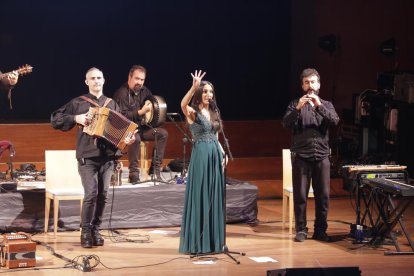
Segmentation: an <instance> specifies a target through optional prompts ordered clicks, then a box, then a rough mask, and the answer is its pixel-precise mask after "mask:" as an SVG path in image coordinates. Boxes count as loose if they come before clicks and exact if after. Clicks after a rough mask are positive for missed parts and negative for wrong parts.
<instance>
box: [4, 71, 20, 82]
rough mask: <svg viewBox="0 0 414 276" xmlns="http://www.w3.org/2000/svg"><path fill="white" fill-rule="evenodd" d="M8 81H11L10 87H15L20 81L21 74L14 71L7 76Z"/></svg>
mask: <svg viewBox="0 0 414 276" xmlns="http://www.w3.org/2000/svg"><path fill="white" fill-rule="evenodd" d="M7 79H8V80H9V84H10V85H15V84H16V83H17V80H18V79H19V73H18V72H17V71H12V72H10V73H8V74H7Z"/></svg>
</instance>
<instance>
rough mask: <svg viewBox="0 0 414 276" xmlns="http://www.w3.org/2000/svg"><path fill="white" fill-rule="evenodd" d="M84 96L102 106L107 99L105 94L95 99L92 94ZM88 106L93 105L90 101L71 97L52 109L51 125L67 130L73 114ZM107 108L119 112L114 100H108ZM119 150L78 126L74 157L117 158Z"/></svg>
mask: <svg viewBox="0 0 414 276" xmlns="http://www.w3.org/2000/svg"><path fill="white" fill-rule="evenodd" d="M84 96H86V97H88V98H90V99H91V100H92V101H94V102H96V103H98V104H99V106H103V105H104V104H105V101H106V99H107V97H106V96H104V95H102V96H101V97H100V98H99V99H97V98H96V97H95V96H94V95H92V94H90V93H89V94H85V95H84ZM89 107H95V106H94V105H92V104H91V103H89V102H87V101H85V100H84V99H82V98H80V97H76V98H74V99H72V100H71V101H70V102H68V103H67V104H65V105H64V106H62V107H61V108H59V109H58V110H56V111H54V112H53V113H52V116H51V123H52V127H53V128H55V129H59V130H62V131H69V130H71V129H72V128H73V127H75V126H76V125H77V124H76V121H75V115H79V114H84V113H86V112H88V111H89ZM106 107H108V108H109V109H112V110H115V111H117V112H120V109H119V106H118V105H117V104H116V102H115V101H110V102H109V104H108V105H107V106H106ZM121 155H122V154H121V151H120V150H118V149H117V148H116V147H115V146H114V145H112V144H111V143H109V142H108V141H106V140H105V139H103V138H95V137H93V136H90V135H88V134H86V133H84V132H83V129H82V127H81V126H79V129H78V132H77V141H76V158H77V159H81V158H92V157H109V158H114V159H115V158H117V157H120V156H121Z"/></svg>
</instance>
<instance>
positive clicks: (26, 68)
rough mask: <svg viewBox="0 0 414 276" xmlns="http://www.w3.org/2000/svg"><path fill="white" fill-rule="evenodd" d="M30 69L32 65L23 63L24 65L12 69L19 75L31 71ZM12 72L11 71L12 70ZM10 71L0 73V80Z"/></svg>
mask: <svg viewBox="0 0 414 276" xmlns="http://www.w3.org/2000/svg"><path fill="white" fill-rule="evenodd" d="M32 70H33V67H32V66H30V65H28V64H26V65H24V66H21V67H19V69H16V70H14V71H16V72H17V74H19V76H22V75H26V74H29V73H31V72H32ZM12 72H13V71H12ZM12 72H7V73H4V74H1V73H0V80H2V79H3V78H6V77H7V76H8V75H9V74H11V73H12Z"/></svg>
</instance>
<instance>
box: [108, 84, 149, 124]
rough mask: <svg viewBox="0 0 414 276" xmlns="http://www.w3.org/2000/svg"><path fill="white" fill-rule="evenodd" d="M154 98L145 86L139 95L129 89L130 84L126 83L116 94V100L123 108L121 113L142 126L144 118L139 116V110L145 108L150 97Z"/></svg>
mask: <svg viewBox="0 0 414 276" xmlns="http://www.w3.org/2000/svg"><path fill="white" fill-rule="evenodd" d="M150 96H152V93H151V91H150V90H149V89H148V88H147V87H145V86H143V87H142V88H141V89H140V90H139V91H138V92H137V93H135V92H134V91H133V90H131V89H129V87H128V83H124V84H123V85H122V86H121V87H120V88H118V90H117V91H115V93H114V100H115V101H116V102H117V103H118V105H119V107H120V108H121V113H122V114H123V115H124V116H125V117H127V118H128V119H130V120H131V121H133V122H135V123H136V124H138V125H139V126H140V128H141V127H142V126H141V121H142V116H139V115H138V110H140V109H141V107H143V106H144V104H145V101H146V100H147V99H148V97H150Z"/></svg>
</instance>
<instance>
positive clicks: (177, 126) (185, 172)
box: [167, 114, 191, 178]
mask: <svg viewBox="0 0 414 276" xmlns="http://www.w3.org/2000/svg"><path fill="white" fill-rule="evenodd" d="M178 115H179V114H178ZM179 116H180V115H179ZM167 117H168V119H170V121H171V122H173V123H174V125H175V127H176V128H177V129H178V130H179V131H180V132H181V133H182V134H183V139H182V141H183V170H182V171H181V177H182V178H184V177H185V176H186V175H187V166H186V163H185V161H186V148H187V147H186V145H187V142H188V141H190V142H191V138H190V137H189V136H188V134H187V133H186V132H185V131H184V130H183V129H182V128H181V127H180V126H179V125H178V124H177V122H176V121H175V120H174V118H173V117H172V116H171V115H169V114H167ZM180 118H181V116H180Z"/></svg>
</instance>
